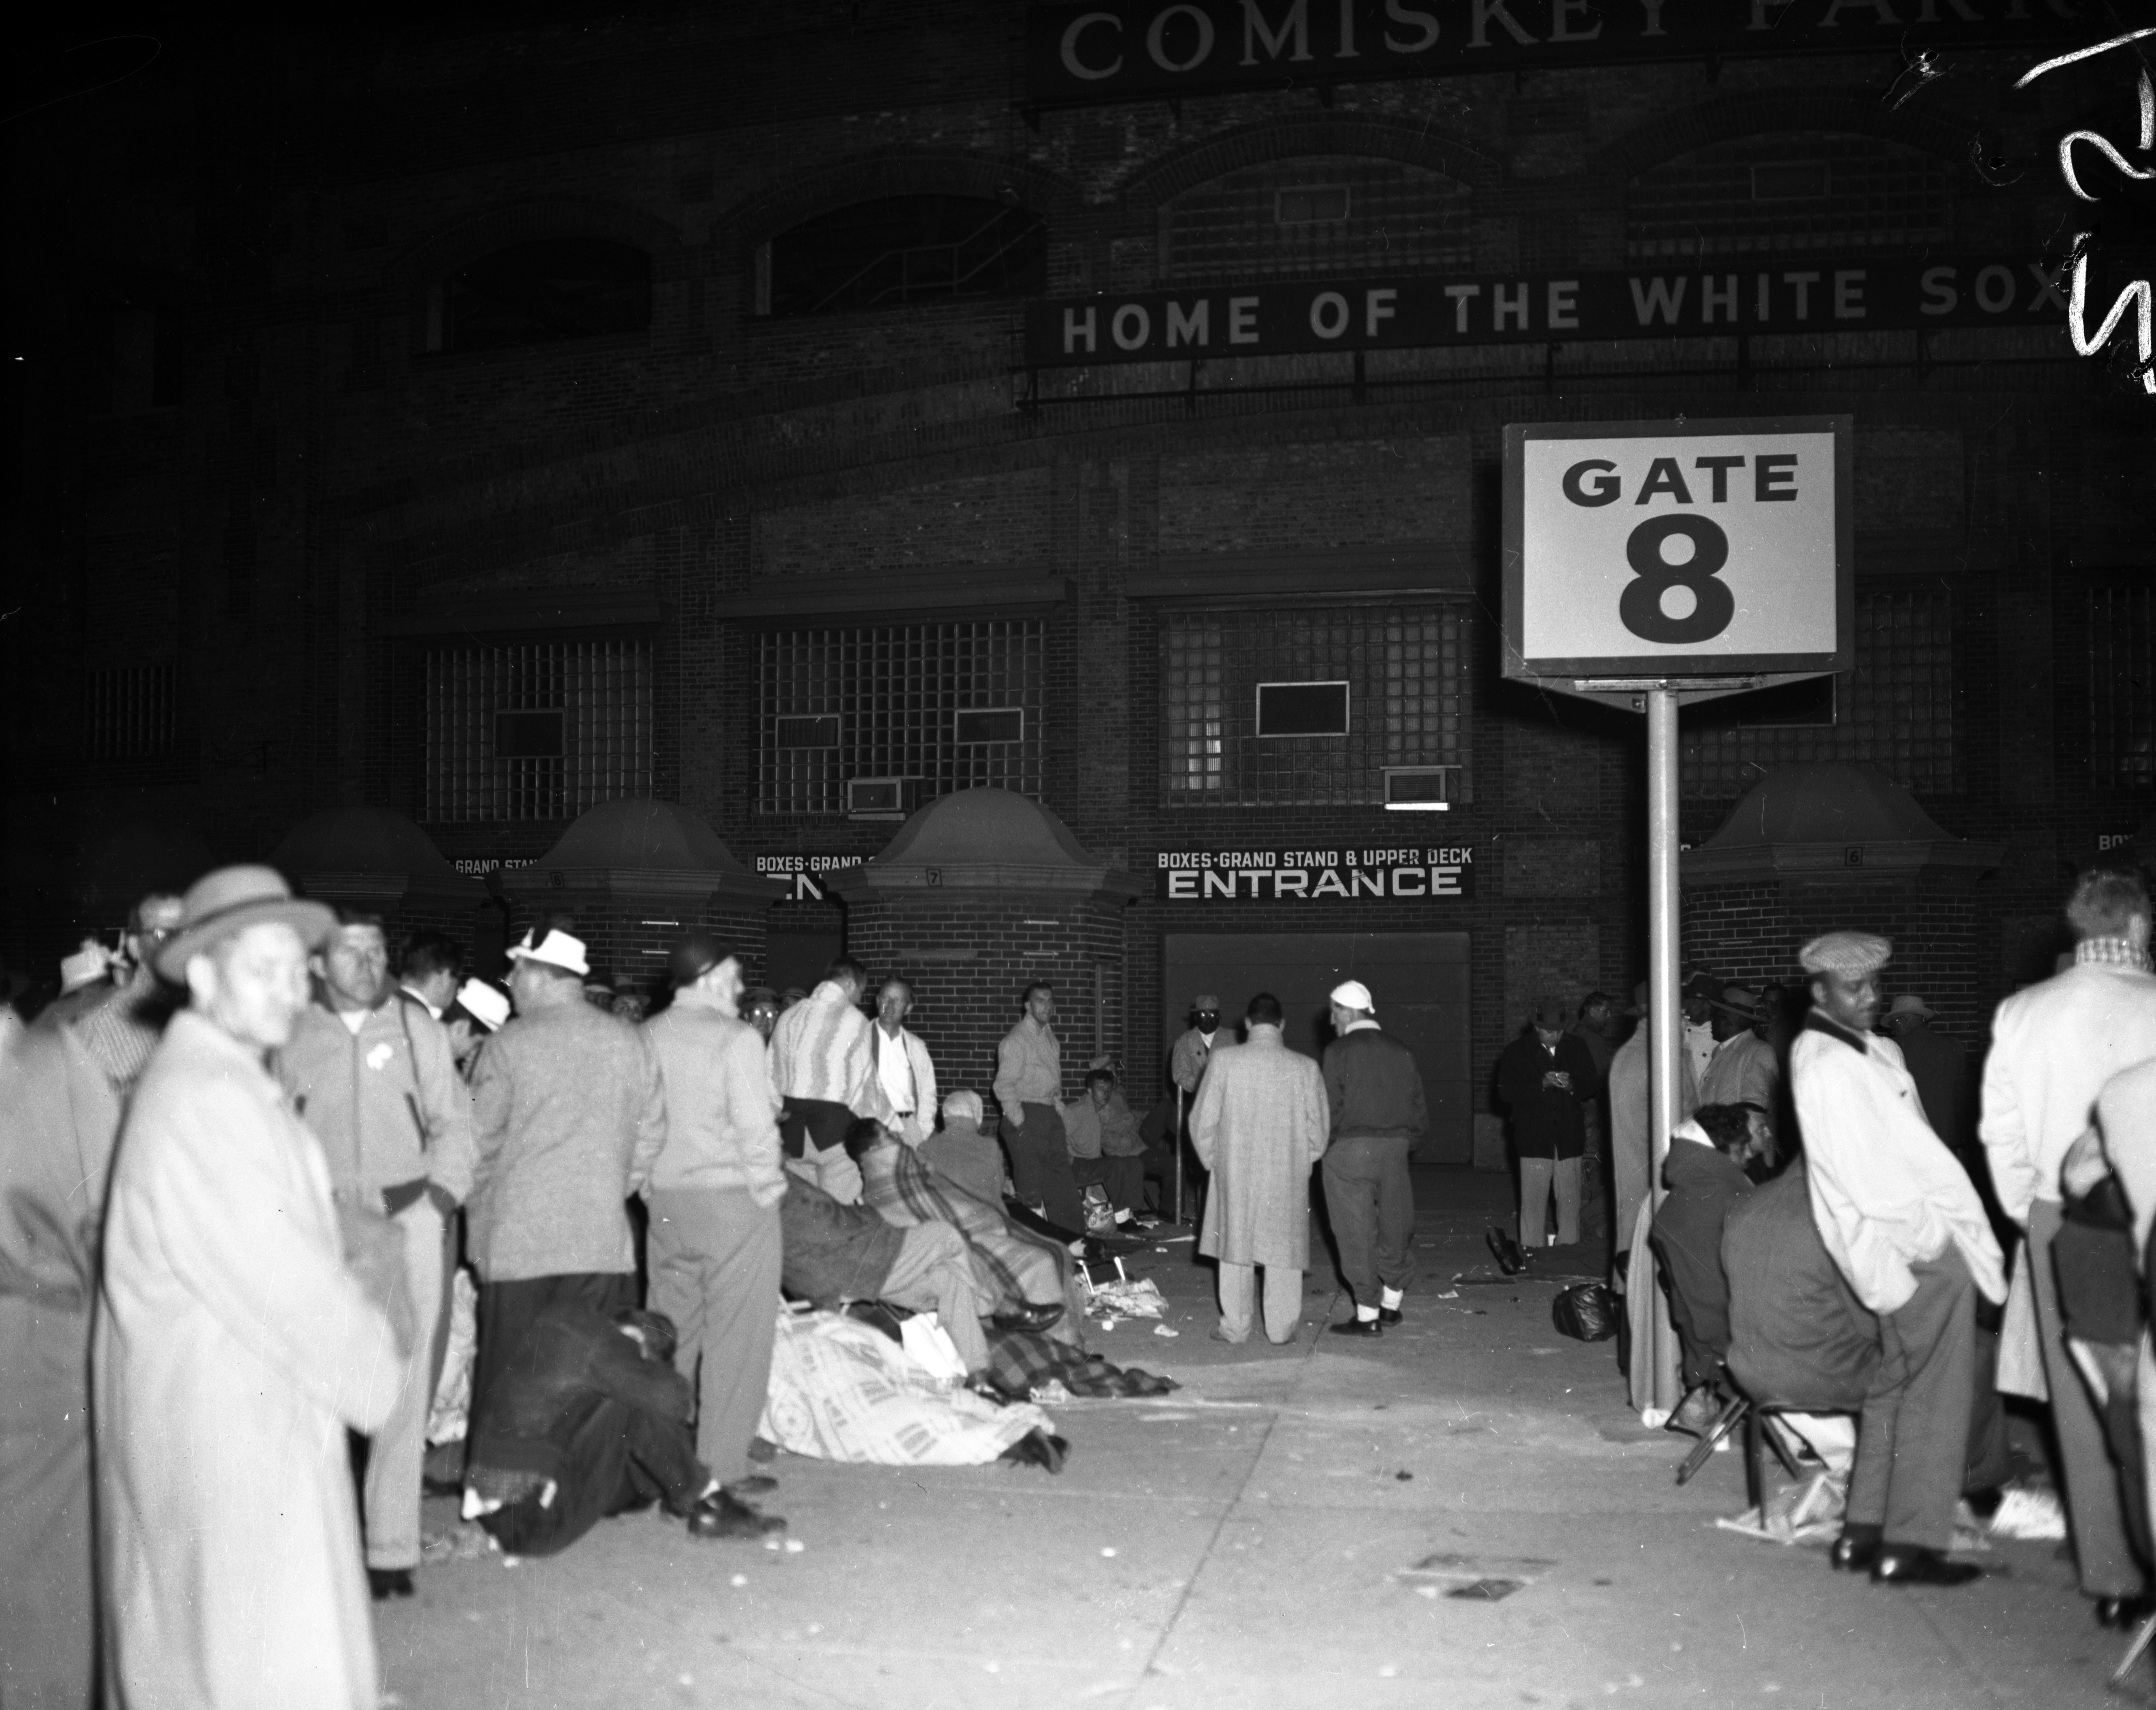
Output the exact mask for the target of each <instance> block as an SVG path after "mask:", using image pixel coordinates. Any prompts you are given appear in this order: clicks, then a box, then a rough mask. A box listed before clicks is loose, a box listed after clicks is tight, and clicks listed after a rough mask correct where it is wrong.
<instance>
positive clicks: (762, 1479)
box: [720, 1472, 778, 1502]
mask: <svg viewBox="0 0 2156 1710" xmlns="http://www.w3.org/2000/svg"><path fill="white" fill-rule="evenodd" d="M720 1488H721V1489H722V1490H723V1491H725V1492H726V1494H727V1495H728V1496H730V1497H732V1498H733V1499H734V1500H735V1501H736V1502H747V1500H748V1499H749V1498H750V1497H767V1496H769V1495H770V1494H771V1493H772V1492H773V1491H775V1490H777V1489H778V1480H777V1479H775V1478H773V1476H771V1475H770V1474H769V1473H767V1472H752V1473H751V1474H749V1476H747V1478H737V1479H736V1480H735V1481H733V1482H732V1483H731V1484H728V1485H721V1487H720Z"/></svg>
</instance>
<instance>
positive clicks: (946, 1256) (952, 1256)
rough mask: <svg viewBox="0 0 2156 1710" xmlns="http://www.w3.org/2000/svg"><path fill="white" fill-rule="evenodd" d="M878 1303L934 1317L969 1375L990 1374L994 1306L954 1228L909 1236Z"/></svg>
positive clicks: (919, 1229)
mask: <svg viewBox="0 0 2156 1710" xmlns="http://www.w3.org/2000/svg"><path fill="white" fill-rule="evenodd" d="M876 1297H877V1298H878V1299H879V1300H886V1301H889V1302H891V1304H892V1305H893V1306H897V1307H907V1308H909V1309H911V1311H913V1312H934V1313H935V1314H936V1317H937V1322H939V1323H941V1324H942V1327H944V1329H945V1330H947V1331H948V1332H949V1333H950V1336H951V1345H952V1347H953V1348H957V1350H958V1358H960V1359H962V1360H963V1361H964V1362H965V1363H966V1369H967V1371H968V1372H969V1373H970V1372H981V1371H985V1370H987V1369H988V1338H987V1337H985V1336H984V1335H983V1334H982V1333H981V1314H982V1313H983V1312H993V1310H994V1309H995V1302H993V1300H986V1301H984V1300H983V1299H982V1298H981V1296H980V1293H979V1291H978V1290H977V1289H976V1288H975V1287H974V1286H973V1262H972V1260H971V1259H970V1258H969V1256H968V1253H967V1249H966V1238H965V1237H964V1236H963V1235H960V1234H959V1233H958V1231H957V1230H955V1229H953V1228H952V1227H951V1225H949V1224H947V1223H916V1224H915V1225H913V1227H911V1229H909V1230H906V1239H905V1240H903V1241H901V1243H900V1244H899V1249H898V1256H897V1257H896V1259H894V1260H892V1261H891V1270H890V1272H889V1273H888V1274H887V1275H886V1276H885V1277H884V1280H883V1286H881V1287H880V1288H879V1289H878V1290H877V1291H876ZM774 1322H776V1315H774Z"/></svg>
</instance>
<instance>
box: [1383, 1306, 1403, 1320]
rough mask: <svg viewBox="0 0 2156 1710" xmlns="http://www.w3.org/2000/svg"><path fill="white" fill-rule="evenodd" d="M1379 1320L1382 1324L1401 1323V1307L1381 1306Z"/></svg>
mask: <svg viewBox="0 0 2156 1710" xmlns="http://www.w3.org/2000/svg"><path fill="white" fill-rule="evenodd" d="M1378 1322H1379V1323H1380V1324H1397V1323H1399V1322H1400V1309H1399V1307H1378Z"/></svg>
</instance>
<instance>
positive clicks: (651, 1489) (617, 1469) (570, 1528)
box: [480, 1314, 777, 1556]
mask: <svg viewBox="0 0 2156 1710" xmlns="http://www.w3.org/2000/svg"><path fill="white" fill-rule="evenodd" d="M773 1322H777V1320H776V1315H775V1314H774V1317H773ZM593 1399H594V1401H595V1402H596V1403H597V1404H596V1405H594V1406H593V1408H592V1409H591V1410H590V1411H589V1412H588V1413H587V1414H586V1415H585V1416H584V1418H583V1421H582V1422H581V1423H580V1424H579V1425H578V1426H577V1432H576V1435H574V1436H573V1437H572V1438H571V1439H570V1440H569V1446H568V1448H567V1452H566V1453H564V1454H563V1456H562V1473H561V1476H560V1477H559V1478H558V1479H557V1480H556V1481H555V1490H554V1499H553V1501H552V1502H548V1503H547V1505H546V1506H545V1507H541V1506H540V1502H539V1497H538V1496H537V1494H536V1493H534V1494H533V1495H531V1496H528V1497H525V1498H524V1499H523V1500H522V1501H521V1502H512V1503H511V1504H510V1505H508V1506H507V1507H501V1508H497V1509H495V1511H494V1512H492V1513H491V1514H485V1515H482V1516H481V1517H480V1525H481V1526H483V1527H485V1528H486V1529H487V1531H489V1532H490V1533H492V1534H493V1535H494V1536H495V1538H496V1539H497V1540H499V1541H500V1544H501V1547H502V1548H503V1549H504V1550H505V1551H506V1552H507V1553H510V1554H511V1555H516V1556H550V1555H552V1554H554V1553H557V1551H560V1550H564V1549H567V1548H568V1547H569V1546H570V1545H571V1544H572V1543H575V1542H576V1541H577V1539H578V1538H582V1537H583V1535H584V1534H585V1533H587V1532H588V1531H590V1530H591V1528H592V1527H593V1525H594V1524H595V1523H598V1521H600V1520H602V1519H603V1518H604V1517H606V1516H608V1514H619V1513H620V1512H622V1511H623V1510H624V1509H626V1508H631V1507H636V1506H637V1505H638V1504H639V1503H643V1502H650V1501H653V1500H654V1499H655V1498H658V1497H665V1499H666V1501H667V1502H670V1503H671V1504H672V1505H673V1506H674V1507H675V1508H677V1509H681V1510H686V1509H688V1508H689V1507H691V1506H692V1505H693V1504H694V1503H695V1502H696V1500H697V1498H698V1497H701V1496H702V1495H703V1494H704V1492H705V1491H706V1489H707V1488H709V1487H710V1485H711V1475H710V1474H709V1473H708V1472H707V1471H706V1469H705V1468H704V1466H702V1465H701V1463H700V1462H699V1461H697V1459H696V1451H695V1447H694V1445H693V1443H692V1441H691V1440H690V1435H689V1428H688V1426H686V1425H683V1424H682V1423H681V1421H680V1420H678V1419H665V1418H662V1417H661V1416H660V1415H658V1414H655V1413H647V1412H645V1411H644V1410H643V1409H642V1408H640V1407H631V1406H629V1404H627V1403H626V1402H621V1401H615V1400H612V1399H602V1398H598V1397H594V1398H593Z"/></svg>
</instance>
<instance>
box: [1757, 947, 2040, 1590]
mask: <svg viewBox="0 0 2156 1710" xmlns="http://www.w3.org/2000/svg"><path fill="white" fill-rule="evenodd" d="M1892 953H1893V947H1892V945H1891V944H1889V943H1888V942H1886V939H1884V938H1882V937H1878V936H1877V935H1876V934H1875V933H1871V932H1828V933H1825V934H1823V935H1822V936H1821V937H1816V938H1814V939H1813V940H1811V941H1810V942H1809V943H1807V944H1806V945H1805V946H1804V948H1803V949H1802V950H1801V951H1800V952H1799V953H1798V958H1797V959H1798V962H1799V965H1801V966H1802V968H1804V972H1805V973H1808V974H1809V975H1810V976H1811V986H1812V1009H1811V1013H1810V1014H1809V1015H1808V1016H1806V1017H1805V1019H1804V1030H1803V1031H1802V1032H1801V1033H1799V1035H1797V1038H1796V1040H1795V1042H1794V1044H1792V1045H1790V1047H1789V1084H1790V1088H1791V1091H1793V1092H1794V1095H1795V1099H1796V1107H1797V1120H1798V1122H1799V1123H1800V1124H1802V1126H1803V1128H1804V1154H1805V1165H1806V1179H1807V1183H1808V1184H1809V1187H1810V1189H1811V1201H1812V1218H1813V1220H1814V1222H1815V1223H1816V1224H1817V1225H1819V1233H1820V1240H1822V1241H1824V1242H1825V1244H1826V1250H1827V1252H1828V1253H1829V1255H1830V1256H1831V1257H1832V1258H1833V1260H1834V1261H1835V1265H1836V1266H1839V1267H1840V1271H1841V1273H1842V1275H1843V1276H1845V1277H1846V1278H1847V1279H1848V1280H1849V1286H1850V1287H1851V1289H1852V1290H1853V1291H1855V1292H1856V1297H1857V1299H1859V1300H1860V1301H1861V1302H1863V1303H1864V1305H1865V1306H1866V1307H1868V1308H1869V1309H1870V1310H1871V1311H1872V1312H1875V1313H1876V1314H1877V1315H1878V1318H1879V1346H1880V1361H1879V1365H1878V1367H1877V1369H1876V1371H1875V1372H1874V1374H1873V1375H1872V1379H1871V1387H1870V1388H1869V1389H1867V1390H1866V1393H1865V1397H1864V1410H1863V1417H1862V1420H1861V1422H1860V1424H1859V1425H1858V1430H1857V1440H1856V1470H1855V1471H1854V1472H1853V1473H1852V1474H1851V1479H1850V1486H1849V1509H1848V1515H1847V1518H1846V1520H1845V1523H1844V1524H1843V1527H1842V1533H1841V1537H1840V1538H1839V1539H1838V1540H1837V1541H1836V1543H1835V1546H1834V1550H1833V1553H1832V1554H1833V1562H1834V1565H1835V1567H1836V1568H1840V1569H1847V1570H1849V1571H1851V1572H1856V1571H1859V1570H1861V1569H1866V1568H1869V1569H1871V1577H1872V1579H1873V1580H1874V1581H1875V1582H1876V1583H1877V1584H1895V1585H1958V1584H1963V1583H1964V1582H1966V1581H1968V1580H1970V1579H1975V1578H1976V1577H1977V1576H1978V1575H1979V1574H1980V1573H1981V1572H1982V1571H1983V1570H1982V1569H1979V1568H1978V1567H1976V1566H1974V1564H1969V1563H1966V1562H1950V1561H1948V1559H1947V1550H1948V1547H1949V1546H1950V1545H1951V1544H1952V1543H1953V1518H1954V1502H1955V1500H1956V1499H1957V1498H1958V1497H1959V1496H1960V1494H1961V1483H1962V1472H1963V1464H1964V1462H1965V1461H1966V1459H1967V1454H1968V1448H1969V1395H1970V1392H1971V1390H1972V1389H1974V1386H1975V1384H1976V1383H1977V1381H1978V1376H1977V1341H1976V1297H1977V1296H1978V1295H1979V1294H1982V1295H1983V1296H1984V1297H1985V1298H1986V1299H1988V1300H1991V1301H1994V1302H1995V1301H2003V1300H2004V1299H2005V1297H2006V1278H2005V1271H2004V1268H2003V1266H2002V1264H2001V1261H2000V1259H1999V1243H1998V1241H1997V1240H1994V1238H1993V1235H1992V1233H1991V1224H1990V1220H1989V1219H1988V1218H1986V1217H1985V1215H1984V1204H1983V1202H1982V1201H1981V1200H1979V1199H1978V1198H1977V1196H1976V1189H1974V1187H1972V1186H1971V1185H1970V1184H1969V1175H1968V1173H1967V1172H1966V1171H1964V1170H1963V1168H1962V1167H1961V1165H1960V1164H1958V1163H1956V1162H1955V1161H1954V1157H1953V1153H1950V1152H1948V1150H1947V1149H1946V1148H1945V1147H1943V1146H1942V1145H1941V1144H1940V1143H1939V1137H1938V1135H1937V1134H1935V1133H1933V1132H1932V1130H1931V1127H1930V1125H1929V1124H1928V1123H1927V1122H1925V1121H1924V1117H1923V1112H1922V1108H1921V1107H1920V1106H1919V1104H1918V1102H1917V1096H1916V1091H1917V1090H1916V1086H1915V1083H1914V1082H1912V1081H1911V1080H1910V1079H1909V1071H1907V1069H1906V1068H1904V1067H1903V1066H1902V1054H1901V1052H1900V1051H1899V1050H1896V1049H1895V1047H1894V1045H1892V1043H1891V1042H1890V1041H1888V1040H1883V1039H1881V1038H1879V1037H1878V1036H1877V1035H1875V1034H1874V1033H1873V1032H1872V1031H1871V1024H1872V1023H1873V1022H1874V1021H1876V1019H1878V1015H1879V986H1878V974H1879V970H1880V969H1881V968H1883V967H1885V966H1886V960H1887V958H1888V957H1889V956H1891V955H1892Z"/></svg>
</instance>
